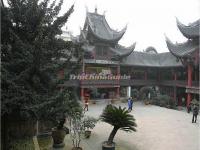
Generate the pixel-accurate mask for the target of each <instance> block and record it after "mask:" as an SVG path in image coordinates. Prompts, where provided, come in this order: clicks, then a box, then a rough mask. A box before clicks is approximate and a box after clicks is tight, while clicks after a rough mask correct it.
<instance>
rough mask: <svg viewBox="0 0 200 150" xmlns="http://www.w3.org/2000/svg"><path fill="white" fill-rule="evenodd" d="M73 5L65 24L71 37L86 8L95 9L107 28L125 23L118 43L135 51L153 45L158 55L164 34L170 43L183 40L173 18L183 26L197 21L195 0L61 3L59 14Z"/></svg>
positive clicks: (199, 7)
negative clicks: (125, 28)
mask: <svg viewBox="0 0 200 150" xmlns="http://www.w3.org/2000/svg"><path fill="white" fill-rule="evenodd" d="M74 2H75V8H74V12H73V14H72V15H71V17H70V19H69V21H68V23H67V29H68V30H70V31H72V33H73V35H79V34H80V27H81V28H83V25H84V21H85V17H86V7H87V8H88V11H89V12H94V9H95V6H96V7H97V9H98V13H99V14H103V12H104V11H106V12H105V16H106V19H107V22H108V24H109V25H110V27H111V28H113V29H117V30H121V29H122V28H123V27H124V26H125V25H126V24H128V28H127V31H126V33H125V34H124V36H123V37H122V39H121V40H120V41H119V43H120V44H121V45H123V46H130V45H131V44H132V43H134V42H137V44H136V49H135V50H137V51H142V50H144V49H146V48H147V47H148V46H153V47H155V48H156V50H157V51H158V52H159V53H160V52H167V51H168V49H167V47H166V43H165V36H164V34H166V35H167V36H168V37H169V38H170V39H171V40H172V42H174V43H175V42H183V41H185V40H186V39H185V38H184V37H183V35H182V34H181V33H180V31H179V30H178V28H177V26H176V17H177V18H178V19H179V20H180V21H181V22H182V23H183V24H185V25H188V24H189V23H192V22H194V21H196V20H197V19H199V18H200V15H199V14H200V1H199V0H76V1H74V0H64V5H63V7H62V11H63V12H64V11H65V10H66V9H68V8H69V7H70V5H71V4H73V3H74Z"/></svg>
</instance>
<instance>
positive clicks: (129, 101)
mask: <svg viewBox="0 0 200 150" xmlns="http://www.w3.org/2000/svg"><path fill="white" fill-rule="evenodd" d="M128 110H129V111H131V110H132V102H131V98H130V97H129V98H128Z"/></svg>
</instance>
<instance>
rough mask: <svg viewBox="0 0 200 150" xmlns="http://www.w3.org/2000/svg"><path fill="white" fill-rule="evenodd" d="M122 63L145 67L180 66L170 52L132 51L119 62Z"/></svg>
mask: <svg viewBox="0 0 200 150" xmlns="http://www.w3.org/2000/svg"><path fill="white" fill-rule="evenodd" d="M121 64H122V65H130V66H144V67H145V66H146V67H178V66H182V64H181V62H178V61H177V59H176V57H175V56H173V55H172V54H171V53H170V52H167V53H158V54H150V53H144V52H137V51H134V52H133V53H131V54H130V55H129V56H128V57H126V58H124V59H123V60H122V62H121Z"/></svg>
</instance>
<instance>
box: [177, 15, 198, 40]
mask: <svg viewBox="0 0 200 150" xmlns="http://www.w3.org/2000/svg"><path fill="white" fill-rule="evenodd" d="M176 23H177V26H178V29H179V30H180V31H181V33H182V34H183V35H184V36H185V37H186V38H188V39H196V38H199V34H200V33H199V28H200V19H198V20H197V21H195V22H193V23H190V24H189V25H184V24H182V23H181V22H180V21H179V20H178V19H177V18H176Z"/></svg>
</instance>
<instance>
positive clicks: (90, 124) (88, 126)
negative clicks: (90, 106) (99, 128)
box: [83, 116, 98, 138]
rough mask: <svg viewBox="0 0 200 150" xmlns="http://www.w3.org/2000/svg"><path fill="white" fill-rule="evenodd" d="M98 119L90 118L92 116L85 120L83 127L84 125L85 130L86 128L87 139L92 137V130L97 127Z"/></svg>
mask: <svg viewBox="0 0 200 150" xmlns="http://www.w3.org/2000/svg"><path fill="white" fill-rule="evenodd" d="M97 121H98V120H97V119H96V118H94V117H90V116H87V117H85V118H84V120H83V125H84V128H85V137H86V138H89V137H90V135H91V129H93V128H94V127H95V124H96V123H97Z"/></svg>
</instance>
